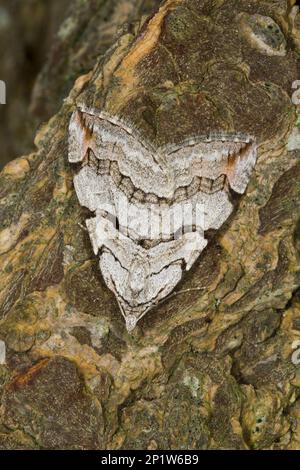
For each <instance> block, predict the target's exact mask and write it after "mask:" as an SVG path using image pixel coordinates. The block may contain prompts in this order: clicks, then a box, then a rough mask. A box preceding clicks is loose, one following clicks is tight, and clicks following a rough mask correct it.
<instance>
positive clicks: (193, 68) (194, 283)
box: [0, 0, 300, 449]
mask: <svg viewBox="0 0 300 470" xmlns="http://www.w3.org/2000/svg"><path fill="white" fill-rule="evenodd" d="M79 3H85V2H79ZM90 3H91V4H93V5H96V4H97V5H96V6H95V8H96V9H97V11H98V13H99V15H101V11H103V10H101V8H100V6H101V5H100V4H101V3H105V2H100V1H99V2H90ZM117 3H119V4H121V3H122V2H117ZM124 3H126V2H124ZM133 3H134V2H131V4H133ZM155 3H159V2H152V3H151V2H145V3H144V5H142V3H141V2H135V5H134V6H135V7H134V8H133V13H137V12H138V13H139V14H140V15H141V13H142V11H147V12H149V10H151V8H152V7H153V6H154V4H155ZM78 8H79V6H78ZM143 8H145V10H143ZM78 11H79V10H78ZM93 11H94V10H91V11H90V14H91V17H89V24H91V22H93V18H92V16H93V15H92V12H93ZM240 11H244V12H248V13H251V14H254V13H259V14H262V15H267V16H271V17H272V18H274V19H276V21H277V23H278V24H279V25H280V26H281V28H282V30H283V31H284V32H285V35H286V37H287V38H288V52H287V54H286V55H285V56H284V57H269V56H261V55H259V54H258V53H257V52H255V51H254V50H253V48H251V47H249V45H247V43H246V42H243V41H242V40H241V39H237V36H236V35H237V34H238V33H237V30H236V29H235V28H234V27H233V26H232V25H233V24H234V18H235V16H236V14H237V13H238V12H240ZM289 13H290V8H288V7H287V2H285V1H283V0H282V1H280V0H277V1H275V0H274V1H265V2H261V1H260V2H257V1H254V0H253V1H249V0H247V1H240V2H238V6H237V2H235V1H231V0H227V1H222V0H217V1H197V0H186V1H185V0H168V1H167V2H165V3H164V4H163V7H162V9H160V10H159V12H158V13H157V14H156V15H155V16H154V17H152V19H150V20H148V21H146V22H144V21H141V22H140V23H138V22H135V23H133V24H132V25H129V26H127V27H126V28H124V29H123V31H122V32H120V34H119V37H118V39H117V41H116V43H115V44H114V46H113V47H112V48H111V49H110V50H109V51H108V52H107V53H106V54H105V55H104V56H102V57H101V58H100V59H99V60H98V63H97V64H96V66H95V68H94V70H93V72H91V73H90V74H87V75H85V76H81V77H80V78H79V79H78V80H77V81H76V84H75V86H74V87H73V89H72V91H71V93H70V94H69V97H68V98H67V99H66V100H65V101H64V103H63V105H62V107H61V109H60V111H59V112H58V114H56V115H55V116H54V117H53V118H52V119H51V120H50V121H49V123H48V124H47V125H46V126H45V127H43V128H42V129H41V130H40V132H39V133H38V135H37V137H36V139H35V143H36V146H37V150H36V151H35V152H34V153H32V154H31V155H29V156H27V157H23V158H20V159H17V160H15V161H13V162H11V163H10V164H8V165H7V166H6V167H5V168H4V170H3V172H2V174H1V185H0V191H1V197H2V199H1V206H0V210H1V232H0V255H1V268H2V269H1V274H0V282H1V293H0V309H1V310H0V312H1V313H0V315H1V323H0V339H1V340H2V341H3V342H4V343H5V347H6V358H5V363H3V365H1V366H0V386H1V400H2V407H1V426H0V447H1V448H2V449H16V448H23V449H41V448H47V449H53V448H60V449H65V448H69V449H81V448H83V449H103V448H108V449H111V448H113V449H157V448H158V449H222V448H229V449H249V448H253V449H278V448H279V449H299V448H300V402H299V399H298V397H299V391H300V369H299V362H300V361H299V358H298V348H299V345H300V294H299V292H300V291H299V286H300V271H299V259H300V253H299V250H300V205H299V200H300V165H299V157H300V151H299V150H297V149H295V150H290V151H288V149H287V142H288V139H289V138H290V134H291V132H292V129H293V126H294V124H295V122H296V108H295V106H294V105H293V104H292V102H291V100H290V97H291V94H292V92H293V90H292V83H293V81H294V80H296V79H297V78H299V59H298V52H297V47H298V43H299V41H298V38H299V31H297V30H296V29H295V28H296V26H297V24H298V23H299V20H298V19H296V21H295V22H293V20H292V15H290V16H289V17H288V14H289ZM80 16H81V15H80ZM75 17H76V14H75ZM73 18H74V16H72V15H71V17H70V19H69V20H67V26H68V28H70V30H69V29H68V28H67V31H65V30H64V31H65V33H64V34H61V38H60V41H61V43H60V46H59V48H60V49H61V48H63V47H65V49H64V50H63V53H62V57H63V58H64V60H65V61H68V64H67V65H64V66H63V67H62V69H61V70H60V71H58V72H57V74H55V72H53V70H52V67H51V60H53V61H54V62H55V59H51V58H50V59H49V62H48V64H47V65H46V67H45V69H44V74H42V75H41V77H40V79H39V81H38V83H37V85H36V87H35V95H34V96H35V98H34V103H35V105H36V106H37V107H38V108H39V107H40V106H41V109H42V114H43V113H45V114H43V115H47V113H51V112H52V111H53V110H54V109H55V107H56V106H57V103H59V102H60V101H61V99H62V97H63V96H64V93H65V92H66V91H67V90H68V88H69V86H70V84H71V82H72V81H73V79H74V78H75V77H77V76H79V75H80V72H81V70H80V67H78V63H77V60H76V52H75V51H77V53H78V54H79V56H80V55H81V57H83V56H84V57H85V52H84V51H85V50H86V51H91V52H90V56H89V54H87V55H88V56H89V57H90V60H91V62H92V60H94V59H95V57H96V56H97V55H98V54H99V53H101V52H103V50H104V48H106V47H107V45H108V44H109V43H110V39H107V40H104V39H103V44H104V45H105V46H103V49H102V50H101V47H102V46H101V47H100V46H99V47H100V49H99V50H98V52H97V53H96V52H95V50H94V46H95V40H94V38H95V36H94V31H95V30H94V27H91V30H90V32H89V33H88V34H87V36H86V37H85V38H84V34H83V35H82V34H81V35H80V38H81V39H80V40H81V41H82V43H81V44H82V47H83V45H84V50H83V49H81V47H79V48H77V47H78V46H77V42H76V41H77V38H78V36H77V33H76V34H75V36H76V37H75V36H72V34H73V33H72V31H73V30H72V27H71V26H70V25H72V24H73V23H72V21H73ZM64 28H66V24H65V27H64ZM70 31H71V33H70ZM199 37H201V41H199ZM68 38H69V39H68ZM109 38H110V34H109ZM68 41H69V42H68ZM62 44H63V45H64V46H63V45H62ZM54 62H52V63H54ZM71 62H72V64H71ZM91 62H89V61H88V62H87V63H86V65H85V66H84V67H83V69H84V70H86V68H89V66H90V65H91ZM74 63H76V66H75V65H74ZM77 67H78V68H77ZM68 70H69V71H71V72H70V81H69V82H68V83H67V81H66V75H65V74H67V71H68ZM52 74H53V75H52ZM56 80H57V83H58V86H57V88H56V87H55V86H54V84H55V83H56ZM50 82H51V84H52V85H51V86H52V87H53V88H52V90H53V91H52V92H51V93H53V96H54V97H55V99H54V107H53V108H52V104H49V103H51V101H52V100H49V103H47V102H43V99H41V97H42V96H43V90H45V88H46V87H47V86H48V85H46V84H48V83H50ZM76 102H77V103H79V102H80V103H87V104H89V105H93V106H94V107H100V108H105V109H106V110H107V111H109V112H111V113H115V114H118V115H119V116H123V118H124V119H126V120H128V121H131V122H133V123H134V124H135V126H136V127H137V128H138V129H139V131H140V132H141V133H144V134H145V135H147V137H148V138H151V139H152V141H153V142H154V143H162V142H163V143H165V142H169V141H173V140H180V139H182V138H183V137H184V136H186V135H189V134H195V133H200V132H204V131H207V130H209V129H211V128H212V127H213V126H215V125H217V124H218V127H223V128H224V129H230V128H231V129H233V130H241V131H246V132H249V133H251V134H254V135H255V136H256V137H257V140H258V143H259V153H258V162H257V165H256V169H255V173H254V174H253V175H252V178H251V183H250V185H249V187H248V190H247V193H246V195H245V196H243V197H242V198H241V199H240V200H239V201H237V205H236V210H235V213H234V215H233V216H232V217H231V219H230V221H229V222H228V223H227V224H226V225H225V226H224V227H223V228H222V229H221V231H219V232H218V233H217V234H212V236H211V240H210V243H209V246H208V248H207V249H206V250H205V251H204V253H203V254H202V255H201V257H200V259H199V260H198V262H197V263H196V266H195V267H194V268H193V270H192V272H191V273H189V274H188V275H187V276H186V277H185V278H184V280H183V282H182V283H181V285H180V288H179V289H178V290H179V291H180V292H178V293H177V294H176V295H174V296H173V297H172V298H170V299H169V300H167V301H166V302H165V303H164V304H163V305H160V306H158V307H157V308H156V310H154V311H152V312H150V313H149V314H148V315H147V316H146V317H145V318H144V319H142V320H141V322H140V323H139V324H138V326H137V329H136V330H134V332H133V334H128V333H127V332H126V329H125V326H124V322H123V320H122V317H121V315H120V313H119V311H118V306H117V303H116V300H115V298H114V296H113V295H112V294H111V292H110V291H109V290H108V289H107V288H106V287H105V285H104V283H103V280H102V279H101V275H100V273H99V269H98V266H97V260H96V259H95V257H94V256H93V254H92V249H91V245H90V241H89V239H88V236H87V233H86V231H85V230H84V229H83V228H82V222H83V221H84V220H85V218H86V213H85V211H84V210H83V209H82V208H80V206H79V204H78V202H77V199H76V195H75V193H74V189H73V185H72V177H73V173H72V169H71V168H70V166H69V165H68V163H67V152H68V142H67V139H68V122H69V118H70V115H71V112H72V111H73V110H74V107H75V105H76ZM212 103H213V104H214V105H213V106H212ZM290 142H291V140H290ZM1 347H2V349H1V350H3V343H2V346H1ZM1 358H2V362H4V355H3V353H2V356H1Z"/></svg>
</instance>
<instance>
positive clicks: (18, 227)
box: [0, 213, 30, 255]
mask: <svg viewBox="0 0 300 470" xmlns="http://www.w3.org/2000/svg"><path fill="white" fill-rule="evenodd" d="M29 219H30V215H29V214H27V213H24V214H22V215H21V217H20V219H19V220H18V222H17V223H15V224H12V225H10V226H9V227H7V228H5V229H4V230H2V231H1V232H0V255H2V254H4V253H7V252H8V251H9V250H11V248H12V247H13V246H14V245H15V244H16V243H17V241H18V238H19V236H20V234H21V233H22V231H23V230H24V229H25V227H26V225H27V223H28V221H29Z"/></svg>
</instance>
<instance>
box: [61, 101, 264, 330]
mask: <svg viewBox="0 0 300 470" xmlns="http://www.w3.org/2000/svg"><path fill="white" fill-rule="evenodd" d="M256 154H257V150H256V143H255V139H253V138H252V137H251V136H248V135H241V134H225V133H212V134H210V135H207V136H191V137H189V138H188V139H187V140H185V141H184V142H181V143H180V144H176V145H175V144H170V145H167V146H164V147H160V148H155V147H154V146H153V144H151V143H149V142H146V141H145V139H143V138H142V137H141V135H140V134H139V132H138V131H137V130H136V129H135V128H134V127H133V126H130V125H129V124H128V123H125V122H124V121H123V120H122V119H119V118H118V117H116V116H110V115H109V114H107V113H106V112H104V111H98V110H95V109H89V108H85V107H78V108H77V109H76V110H75V111H74V113H73V114H72V117H71V120H70V125H69V162H70V163H76V164H79V165H78V166H79V170H78V171H77V173H76V175H75V176H74V186H75V190H76V193H77V196H78V200H79V203H80V204H81V205H82V206H84V207H87V208H88V209H89V210H90V211H91V212H92V213H93V217H91V218H89V219H88V220H86V226H87V229H88V232H89V236H90V239H91V243H92V246H93V250H94V253H95V255H96V256H98V257H99V266H100V270H101V273H102V276H103V278H104V280H105V282H106V284H107V286H108V287H109V289H111V290H112V292H113V293H114V294H115V296H116V298H117V301H118V304H119V307H120V310H121V312H122V315H123V316H124V319H125V322H126V327H127V330H128V331H131V330H133V329H134V328H135V326H136V324H137V322H138V320H140V319H141V318H142V317H143V316H144V315H145V314H146V313H147V312H149V310H150V309H151V308H153V307H154V306H155V305H157V304H158V303H159V302H161V301H162V300H163V299H164V298H166V297H167V296H168V295H169V294H170V293H171V292H172V291H173V289H174V287H175V286H176V285H177V284H178V283H179V281H180V280H181V279H182V276H183V274H184V273H185V272H186V271H188V270H189V269H190V268H191V267H192V265H193V264H194V263H195V261H196V260H197V258H198V257H199V255H200V253H201V252H202V251H203V250H204V248H205V247H206V245H207V240H206V239H205V232H206V231H207V230H209V229H215V230H217V229H219V228H220V227H221V226H222V224H223V223H224V222H225V221H226V219H227V218H228V217H229V215H230V214H231V212H232V210H233V204H232V202H231V197H230V193H231V190H232V191H234V192H236V193H238V194H242V193H244V192H245V190H246V187H247V184H248V181H249V178H250V175H251V171H252V169H253V167H254V165H255V162H256Z"/></svg>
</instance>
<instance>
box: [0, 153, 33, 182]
mask: <svg viewBox="0 0 300 470" xmlns="http://www.w3.org/2000/svg"><path fill="white" fill-rule="evenodd" d="M29 170H30V166H29V163H28V160H27V158H16V159H15V160H13V161H12V162H9V163H8V164H7V165H6V166H5V167H4V168H3V171H2V174H3V175H4V176H10V177H11V178H13V179H16V180H18V179H22V178H24V176H25V175H26V173H28V171H29Z"/></svg>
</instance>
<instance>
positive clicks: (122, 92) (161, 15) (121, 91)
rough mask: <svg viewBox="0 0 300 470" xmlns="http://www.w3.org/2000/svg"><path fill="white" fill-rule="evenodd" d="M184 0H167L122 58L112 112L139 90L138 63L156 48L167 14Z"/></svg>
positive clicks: (109, 106)
mask: <svg viewBox="0 0 300 470" xmlns="http://www.w3.org/2000/svg"><path fill="white" fill-rule="evenodd" d="M181 3H182V0H167V1H166V2H165V3H164V4H163V5H162V6H161V8H160V9H159V10H158V12H157V13H156V15H154V16H153V18H152V19H151V20H150V21H149V24H148V26H147V29H146V31H145V32H144V33H143V34H142V35H141V36H140V37H139V39H138V40H137V42H136V44H135V45H134V46H133V47H132V49H131V50H130V52H129V53H128V54H127V55H126V56H125V58H124V59H123V60H122V62H121V64H120V66H119V68H118V70H117V71H116V73H115V77H116V78H117V79H118V81H119V86H118V87H117V88H116V89H115V90H113V92H112V94H111V96H110V104H109V105H108V108H109V110H110V111H111V112H113V113H117V112H118V110H119V108H120V106H124V103H126V102H127V101H128V99H129V98H130V97H131V95H132V93H136V92H137V86H138V77H137V75H136V68H137V66H138V64H139V63H140V62H141V60H142V59H144V58H145V57H146V56H147V55H148V54H150V52H151V51H152V50H153V49H154V48H155V46H156V45H157V43H158V40H159V37H160V34H161V29H162V25H163V21H164V19H165V17H166V16H167V14H168V13H169V12H170V11H172V10H174V9H175V8H176V7H177V6H178V5H180V4H181Z"/></svg>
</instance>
